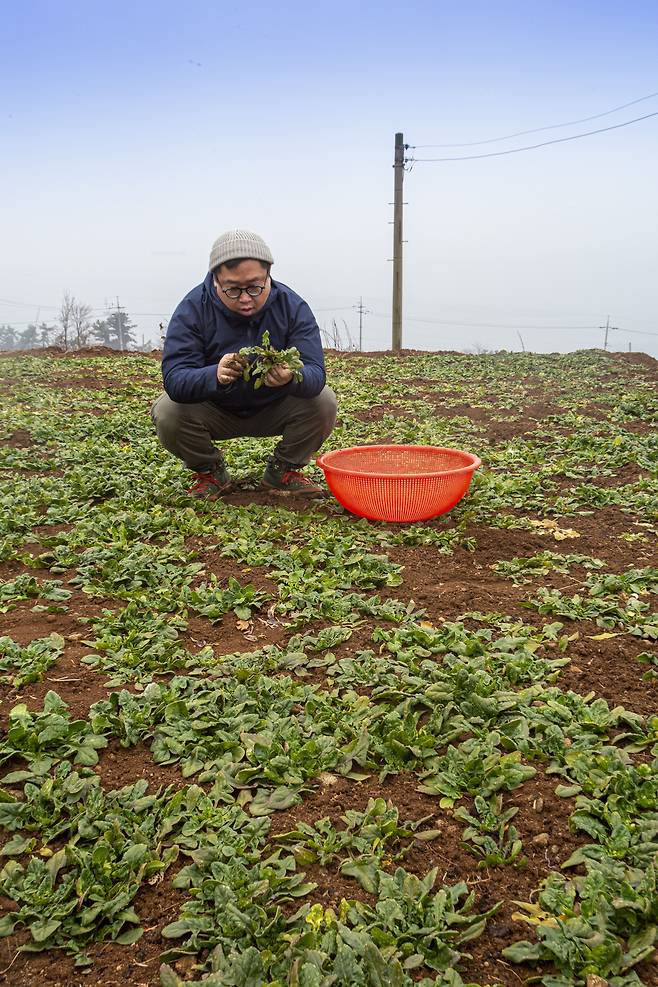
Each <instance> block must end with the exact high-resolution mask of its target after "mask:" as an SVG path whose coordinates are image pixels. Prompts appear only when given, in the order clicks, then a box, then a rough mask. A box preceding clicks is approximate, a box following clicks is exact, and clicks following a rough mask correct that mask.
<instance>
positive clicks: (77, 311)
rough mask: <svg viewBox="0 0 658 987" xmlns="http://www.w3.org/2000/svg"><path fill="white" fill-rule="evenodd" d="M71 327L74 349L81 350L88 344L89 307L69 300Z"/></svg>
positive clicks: (89, 326) (89, 327)
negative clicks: (70, 303) (74, 343)
mask: <svg viewBox="0 0 658 987" xmlns="http://www.w3.org/2000/svg"><path fill="white" fill-rule="evenodd" d="M71 301H72V305H71V326H72V328H73V331H74V332H75V341H76V347H77V348H78V349H81V348H82V347H83V346H86V345H87V343H88V342H89V334H90V332H91V305H86V304H85V303H84V302H77V301H76V300H75V298H73V299H71Z"/></svg>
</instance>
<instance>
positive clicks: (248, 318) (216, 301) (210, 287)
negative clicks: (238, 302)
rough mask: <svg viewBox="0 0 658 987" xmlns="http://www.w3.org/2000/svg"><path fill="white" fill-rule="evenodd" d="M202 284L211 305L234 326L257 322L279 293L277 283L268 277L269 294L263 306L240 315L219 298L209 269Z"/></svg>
mask: <svg viewBox="0 0 658 987" xmlns="http://www.w3.org/2000/svg"><path fill="white" fill-rule="evenodd" d="M203 284H204V287H205V289H206V292H207V295H208V297H209V298H210V303H211V305H213V306H214V307H215V308H216V309H218V310H219V311H220V312H221V314H222V315H223V316H224V318H225V319H227V320H228V321H229V322H230V323H231V324H232V325H235V326H245V325H249V324H250V323H254V322H256V323H259V322H260V320H261V319H262V317H263V315H264V314H265V312H267V310H268V308H269V307H270V306H271V305H272V303H273V301H274V299H275V298H276V297H277V295H278V294H279V286H278V285H277V283H276V281H273V280H272V278H271V277H270V294H269V297H268V299H267V301H266V302H265V304H264V305H263V307H262V308H261V309H259V310H258V312H256V313H255V314H254V315H240V314H239V313H238V312H233V311H231V309H230V308H228V306H226V305H225V304H224V302H223V301H222V300H221V298H220V297H219V295H218V294H217V292H216V291H215V285H214V284H213V278H212V272H211V271H208V273H207V274H206V276H205V278H204V281H203Z"/></svg>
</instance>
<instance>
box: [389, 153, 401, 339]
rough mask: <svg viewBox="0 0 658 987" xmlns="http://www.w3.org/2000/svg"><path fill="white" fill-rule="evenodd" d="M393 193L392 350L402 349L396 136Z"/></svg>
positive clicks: (398, 174)
mask: <svg viewBox="0 0 658 987" xmlns="http://www.w3.org/2000/svg"><path fill="white" fill-rule="evenodd" d="M393 172H394V191H393V339H392V348H393V349H394V350H396V351H399V350H401V349H402V180H403V178H404V141H403V137H402V134H396V135H395V163H394V165H393Z"/></svg>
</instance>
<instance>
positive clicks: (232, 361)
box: [217, 353, 247, 386]
mask: <svg viewBox="0 0 658 987" xmlns="http://www.w3.org/2000/svg"><path fill="white" fill-rule="evenodd" d="M246 366H247V361H246V360H245V358H244V357H243V356H240V354H239V353H225V354H224V356H223V357H222V358H221V360H220V361H219V364H218V366H217V380H218V382H219V383H220V384H223V385H224V386H226V385H227V384H232V383H233V382H234V381H236V380H237V379H238V377H242V374H243V372H244V368H245V367H246Z"/></svg>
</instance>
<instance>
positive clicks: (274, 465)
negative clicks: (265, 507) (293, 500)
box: [261, 456, 326, 496]
mask: <svg viewBox="0 0 658 987" xmlns="http://www.w3.org/2000/svg"><path fill="white" fill-rule="evenodd" d="M261 483H262V485H263V486H264V487H267V489H268V490H279V491H280V492H281V493H291V494H292V493H294V494H306V495H310V496H317V495H318V494H323V493H325V492H326V491H325V489H324V487H320V486H318V484H317V483H314V481H313V480H311V479H310V477H308V476H304V474H303V473H302V472H301V471H300V468H299V467H296V466H295V465H294V464H293V463H284V462H283V461H282V460H280V459H276V458H275V457H274V456H273V457H272V458H271V459H270V460H269V462H268V464H267V469H266V470H265V472H264V473H263V478H262V481H261Z"/></svg>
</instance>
